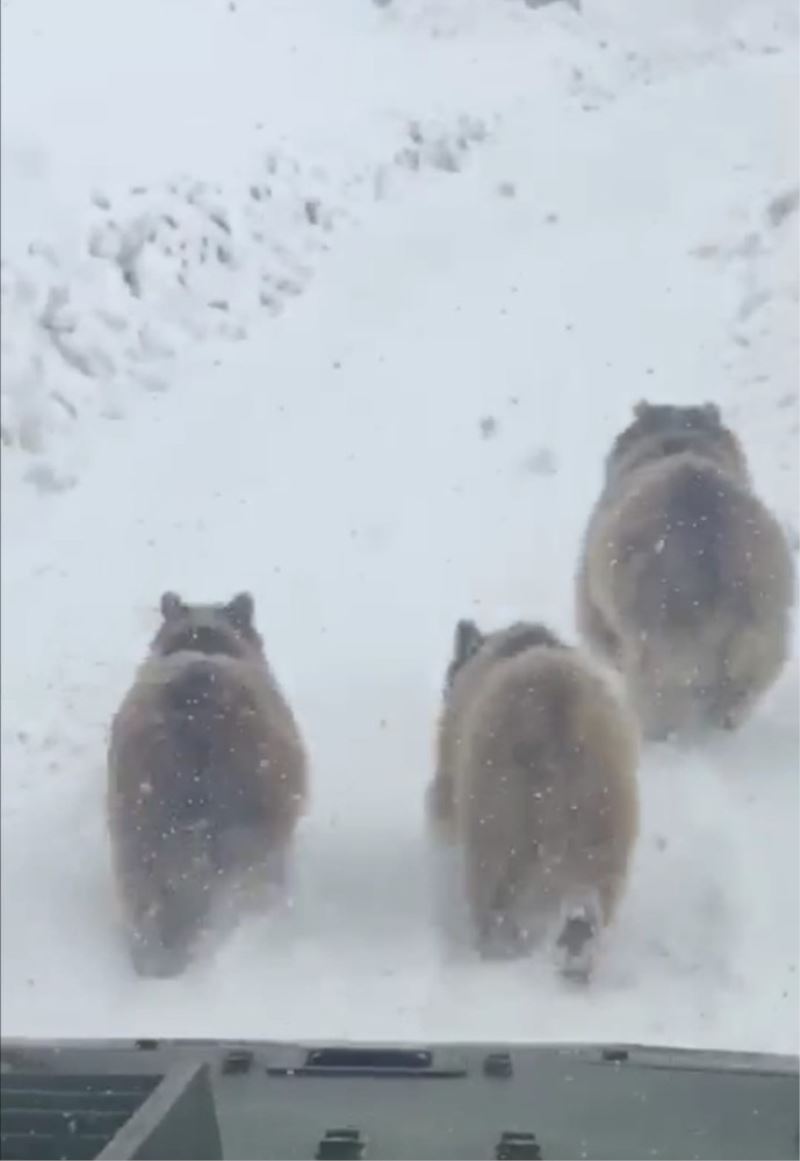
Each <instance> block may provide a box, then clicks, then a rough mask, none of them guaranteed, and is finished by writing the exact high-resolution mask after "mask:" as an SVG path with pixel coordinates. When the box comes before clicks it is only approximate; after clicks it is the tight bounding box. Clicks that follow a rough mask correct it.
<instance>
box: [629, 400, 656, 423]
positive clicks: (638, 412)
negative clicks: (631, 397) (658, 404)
mask: <svg viewBox="0 0 800 1161" xmlns="http://www.w3.org/2000/svg"><path fill="white" fill-rule="evenodd" d="M652 410H653V405H652V403H648V402H647V400H646V399H640V400H639V402H638V403H634V405H633V414H634V415H635V416H636V418H637V419H644V417H645V415H647V414H648V412H650V411H652Z"/></svg>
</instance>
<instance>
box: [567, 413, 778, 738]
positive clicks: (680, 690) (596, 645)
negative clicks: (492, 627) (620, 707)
mask: <svg viewBox="0 0 800 1161" xmlns="http://www.w3.org/2000/svg"><path fill="white" fill-rule="evenodd" d="M575 592H576V619H577V624H578V630H579V633H580V635H581V636H582V638H583V640H584V642H585V643H586V644H587V646H588V647H589V648H590V650H592V651H593V652H594V653H595V655H596V656H598V657H600V658H602V659H604V660H605V661H606V662H607V663H609V664H610V665H612V666H614V667H615V668H616V669H617V670H618V671H619V672H620V673H621V674H622V675H623V677H624V679H625V681H626V684H627V687H628V690H629V695H630V698H631V700H632V702H633V705H634V708H635V710H636V712H637V714H638V717H639V720H640V724H641V727H642V730H643V733H644V735H645V737H646V738H648V739H650V740H654V741H664V740H667V739H670V738H678V737H681V736H684V737H688V736H692V735H697V734H698V733H699V732H702V731H705V730H708V729H727V730H734V729H736V728H738V727H739V726H740V725H741V724H742V723H743V722H744V721H745V720H746V719H747V718H748V717H749V715H750V714H751V713H752V711H753V709H754V708H755V706H756V704H757V703H758V702H759V700H760V699H761V698H762V697H763V695H764V694H765V693H766V691H767V690H768V689H769V688H770V686H772V684H773V683H774V682H775V681H776V679H777V678H778V676H779V674H780V673H781V670H782V668H783V666H784V663H785V661H786V658H787V655H788V652H789V644H790V636H791V614H792V609H793V606H794V602H795V569H794V561H793V558H792V554H791V550H790V547H789V544H788V542H787V539H786V536H785V534H784V531H783V529H782V528H781V526H780V524H779V523H778V521H777V520H776V519H775V518H774V517H773V516H772V514H771V513H770V512H769V511H768V510H767V508H766V507H765V505H764V504H763V503H762V502H761V500H760V499H759V498H758V497H757V496H756V495H755V493H754V491H753V488H752V484H751V481H750V473H749V468H748V464H747V459H746V457H745V453H744V451H743V449H742V447H741V444H740V443H739V441H738V439H737V438H736V436H735V435H734V434H733V432H732V431H731V430H730V429H729V428H728V427H727V426H726V425H725V423H724V422H723V418H722V413H721V412H720V409H719V408H718V407H717V405H716V404H714V403H705V404H703V405H701V406H696V407H678V406H671V405H662V404H653V403H649V402H647V401H644V400H643V401H641V402H640V403H638V404H637V405H636V406H635V408H634V414H633V421H632V422H631V423H630V424H629V426H628V427H627V428H626V429H625V430H624V431H623V432H622V433H621V434H620V435H619V436H618V437H617V439H616V440H615V442H614V444H613V446H612V448H611V450H610V452H609V454H608V456H607V460H606V469H605V484H604V488H603V490H602V493H601V495H600V498H599V500H598V501H597V504H596V506H595V508H594V511H593V512H592V514H591V516H590V519H589V522H588V527H587V530H586V534H585V537H584V542H583V546H582V550H581V555H580V560H579V563H578V569H577V575H576V582H575Z"/></svg>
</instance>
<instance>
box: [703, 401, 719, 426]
mask: <svg viewBox="0 0 800 1161" xmlns="http://www.w3.org/2000/svg"><path fill="white" fill-rule="evenodd" d="M703 415H705V416H706V417H707V418H708V419H710V420H711V421H712V422H713V423H722V412H721V411H720V409H719V407H717V405H716V403H704V404H703Z"/></svg>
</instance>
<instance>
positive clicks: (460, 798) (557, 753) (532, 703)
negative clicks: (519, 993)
mask: <svg viewBox="0 0 800 1161" xmlns="http://www.w3.org/2000/svg"><path fill="white" fill-rule="evenodd" d="M637 765H638V731H637V728H636V724H635V721H634V719H633V717H632V715H630V713H629V712H628V711H627V709H626V707H625V705H624V703H623V702H622V701H621V700H620V698H619V697H618V696H617V694H616V693H615V692H614V690H613V688H612V686H611V684H610V683H609V681H607V680H606V677H605V675H604V674H602V673H600V672H599V671H596V670H595V668H594V667H593V665H592V664H591V662H589V661H588V660H587V659H586V658H585V657H584V656H582V654H581V653H580V652H579V651H578V650H575V649H572V648H569V647H567V646H565V645H563V644H562V643H561V642H560V641H559V640H558V638H557V637H555V636H554V635H553V634H552V633H551V632H550V631H549V630H548V629H546V628H545V627H544V626H541V625H535V624H524V623H523V624H516V625H512V626H511V627H510V628H508V629H505V630H503V631H500V632H497V633H492V634H489V635H488V636H484V635H483V634H482V633H481V632H480V631H479V630H478V629H477V627H476V626H475V625H474V624H472V623H471V622H469V621H461V622H459V624H458V626H457V629H456V636H455V644H454V655H453V660H452V662H451V664H450V666H449V668H448V673H447V682H446V688H445V697H444V708H443V712H442V715H441V719H440V722H439V734H438V755H437V767H436V773H435V775H434V779H433V781H432V782H431V784H430V786H429V788H428V792H427V808H428V813H429V817H430V819H431V822H432V824H433V827H434V830H435V832H436V834H437V835H438V837H439V838H440V839H444V840H445V841H446V842H449V843H453V844H455V845H456V847H457V848H459V849H460V850H461V853H462V854H463V859H464V879H465V888H466V894H467V900H468V904H469V909H470V912H471V917H472V924H473V930H474V934H475V940H476V943H477V946H478V948H479V950H480V952H481V953H482V954H484V955H495V954H501V955H508V954H519V953H521V952H524V951H526V950H528V949H529V948H530V947H532V946H533V945H535V943H536V942H537V940H539V939H540V938H542V937H545V938H546V936H547V933H548V931H552V932H553V934H554V936H555V937H556V941H557V946H558V948H559V951H560V953H561V955H562V957H563V965H562V966H563V968H564V970H565V971H566V972H568V973H569V974H575V975H581V974H584V975H585V974H587V973H588V971H589V970H590V968H591V961H592V956H593V948H594V945H595V937H596V936H597V935H598V934H599V933H600V931H601V930H602V929H603V928H604V927H605V926H607V924H609V923H610V922H611V920H612V918H613V916H614V913H615V910H616V906H617V903H618V901H619V899H620V897H621V894H622V892H623V889H624V887H625V883H626V878H627V873H628V865H629V861H630V857H631V853H632V851H633V847H634V844H635V841H636V836H637V832H638V817H639V808H638V789H637V773H636V772H637Z"/></svg>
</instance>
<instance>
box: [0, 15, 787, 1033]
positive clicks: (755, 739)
mask: <svg viewBox="0 0 800 1161" xmlns="http://www.w3.org/2000/svg"><path fill="white" fill-rule="evenodd" d="M657 9H658V10H657ZM2 16H3V43H2V77H3V101H2V115H3V154H2V162H3V179H4V189H3V199H2V232H3V269H2V296H3V297H2V305H3V332H2V344H3V351H2V355H3V364H2V371H3V376H2V379H3V382H2V387H3V444H4V455H3V481H2V482H3V544H2V547H3V553H2V582H3V592H2V597H3V610H2V611H3V625H2V678H3V680H2V698H3V716H2V731H3V732H2V746H3V749H2V759H3V764H2V780H3V781H2V935H3V940H2V1025H3V1031H4V1034H5V1035H23V1034H27V1035H96V1036H104V1035H116V1036H125V1035H134V1034H135V1035H148V1034H161V1035H182V1036H193V1035H194V1036H219V1035H222V1036H245V1035H247V1036H269V1037H302V1038H337V1037H347V1038H358V1037H365V1038H379V1037H380V1038H387V1039H388V1038H391V1039H415V1038H422V1039H433V1038H441V1039H445V1038H449V1039H468V1038H477V1039H493V1040H499V1039H504V1038H508V1039H516V1040H520V1039H524V1040H529V1039H530V1040H537V1039H538V1040H552V1039H567V1040H593V1039H613V1040H636V1041H650V1042H659V1043H673V1044H685V1045H704V1046H715V1047H725V1048H728V1047H746V1048H754V1049H775V1050H781V1051H796V1050H797V1047H798V1032H797V1027H798V1010H799V1008H800V1005H799V1004H798V983H797V964H798V931H799V928H800V925H799V923H798V905H799V903H800V899H799V897H798V871H799V870H800V867H799V865H798V850H800V842H799V840H800V827H799V826H798V756H799V751H800V746H799V744H798V664H797V660H796V658H795V660H793V662H792V664H791V665H790V666H789V668H788V669H787V671H786V673H785V674H784V676H783V678H782V679H781V681H780V683H779V684H778V686H777V687H776V688H775V689H774V690H773V692H772V693H771V695H770V696H769V698H768V699H767V700H766V702H765V703H764V704H763V706H762V707H761V708H760V710H759V712H758V714H757V716H756V717H755V718H754V720H753V721H752V722H751V723H750V724H748V726H747V727H746V728H745V729H744V730H743V731H742V732H741V733H740V734H739V735H736V736H733V737H726V738H719V739H716V740H712V741H709V742H708V743H707V744H705V745H704V746H702V747H701V748H698V749H696V750H692V751H686V750H683V751H681V750H676V749H672V748H669V747H654V748H652V749H650V750H648V752H647V753H646V756H645V759H644V762H643V767H642V772H641V779H642V793H643V800H644V824H643V834H642V838H641V842H640V845H639V850H638V855H637V860H636V865H635V867H634V873H633V875H632V880H631V889H630V893H629V896H628V898H627V901H626V903H625V906H624V908H623V911H622V914H621V915H620V919H619V923H618V924H617V926H616V928H615V930H614V937H613V939H612V940H610V941H609V947H608V954H607V956H606V958H605V960H604V962H603V964H602V967H601V970H600V972H599V974H598V977H597V979H596V980H595V982H594V984H593V986H592V987H591V988H590V989H589V990H587V991H586V993H585V994H576V993H575V992H573V991H569V990H566V989H564V988H563V987H562V986H561V985H560V984H559V983H558V982H557V981H556V980H555V979H554V978H553V976H552V974H551V972H550V971H549V969H548V967H547V965H545V964H541V963H537V962H530V963H514V964H502V965H488V966H487V965H485V964H480V963H477V962H473V961H470V960H467V959H463V958H458V957H454V956H453V955H452V954H451V953H450V952H448V951H447V950H446V948H445V947H444V946H443V941H442V939H441V935H440V933H439V931H438V930H437V927H436V924H435V921H434V907H435V903H434V899H435V895H436V892H435V889H434V881H433V877H434V873H435V867H434V866H433V865H432V863H431V859H430V857H429V851H428V848H427V845H426V842H425V838H424V828H423V816H422V794H423V789H424V786H425V784H426V782H427V780H428V778H429V776H430V767H431V754H432V734H433V726H434V722H435V716H436V713H437V710H438V704H439V702H438V699H439V691H440V687H441V680H442V675H443V670H444V666H445V664H446V660H447V652H448V649H449V645H450V639H451V634H452V629H453V625H454V622H455V619H456V618H457V617H459V616H462V615H465V614H471V615H473V616H475V617H476V618H477V619H478V620H479V621H480V622H481V623H485V624H486V625H492V624H498V623H501V622H503V621H505V620H507V619H509V618H513V617H518V616H535V617H541V618H543V619H546V620H548V621H550V622H551V623H552V624H553V625H554V626H555V627H557V628H558V629H560V630H561V631H563V632H564V633H565V634H566V635H567V636H569V637H574V631H573V626H572V603H571V578H572V573H573V568H574V563H575V559H576V551H577V544H578V538H579V537H580V535H581V532H582V529H583V526H584V522H585V520H586V517H587V514H588V511H589V508H590V505H591V503H592V501H593V499H594V498H595V496H596V494H597V489H598V485H599V480H600V472H601V461H602V458H603V455H604V454H605V451H606V448H607V446H608V443H609V441H610V440H611V438H612V437H613V435H614V433H615V432H616V431H617V430H618V429H619V427H620V426H621V425H622V424H624V423H625V422H626V420H627V417H628V414H629V408H630V406H631V404H632V403H633V402H635V401H636V400H637V399H639V398H640V397H642V396H648V397H650V398H653V399H659V400H663V401H667V400H670V401H675V402H693V401H702V400H706V399H715V400H717V401H719V402H720V403H721V404H722V405H723V407H724V409H725V413H726V415H727V416H728V417H729V419H730V421H731V423H732V424H733V425H734V426H735V428H736V429H737V431H738V432H739V434H740V435H741V437H742V439H743V441H744V443H745V445H746V447H747V450H748V452H749V454H750V456H751V459H752V466H753V470H754V474H755V478H756V481H757V484H758V487H759V489H760V490H761V492H762V494H763V495H764V497H765V498H766V499H767V500H768V502H769V503H770V504H771V505H772V506H773V507H774V508H775V510H776V511H777V512H778V514H779V515H780V517H781V519H783V520H784V521H785V523H786V526H787V529H788V530H789V532H790V535H791V536H792V537H793V539H794V540H795V542H796V539H797V483H798V457H797V435H798V427H797V424H798V399H797V371H798V366H797V340H798V334H797V287H798V278H797V240H798V235H797V222H798V214H797V188H798V158H797V149H796V142H797V123H796V115H797V75H798V74H797V67H798V54H797V27H796V12H795V5H794V2H793V0H734V2H733V3H732V2H731V0H725V2H724V3H723V0H676V2H675V3H672V4H669V5H661V6H653V5H642V4H637V3H636V0H596V2H593V0H585V2H584V5H583V11H582V13H577V12H575V11H574V10H573V9H572V8H571V7H570V6H569V5H566V4H554V5H552V6H550V7H546V8H543V9H540V10H536V11H534V10H531V9H530V8H528V7H527V6H526V5H525V4H524V3H522V2H521V0H520V2H519V3H515V2H514V0H393V2H392V3H390V4H388V5H376V4H373V3H369V2H368V0H336V2H331V0H328V2H326V3H319V2H318V0H273V2H271V3H270V4H269V5H266V4H263V3H260V2H259V0H230V2H228V0H135V2H134V0H120V2H119V3H117V4H115V5H108V4H103V3H101V2H100V0H70V3H69V4H62V3H59V2H57V0H3V6H2ZM169 587H172V588H177V589H179V590H180V591H182V592H183V593H185V595H186V596H187V597H190V598H195V599H204V598H205V599H223V598H225V597H227V596H230V595H232V594H233V592H235V591H236V590H238V589H241V588H244V587H249V588H251V589H252V591H253V592H254V594H255V596H256V602H257V614H258V620H259V624H260V627H261V629H262V631H263V633H264V636H265V639H266V643H267V648H268V651H269V654H270V657H271V660H272V662H273V664H274V666H275V668H276V670H277V672H278V675H279V677H280V679H281V681H282V683H283V684H284V686H285V688H286V690H287V692H288V693H289V695H290V696H291V698H292V701H293V704H294V705H295V707H296V710H297V713H298V716H299V718H300V720H301V723H302V725H303V727H304V729H305V732H306V735H307V738H308V741H309V747H310V750H311V753H312V757H313V779H314V782H313V786H314V797H313V807H312V810H311V813H310V815H309V817H308V818H307V820H306V821H305V823H304V825H303V828H302V831H301V834H300V838H299V843H298V850H297V859H296V872H295V873H296V882H295V890H294V901H293V906H292V908H291V909H289V910H287V911H285V912H282V913H280V914H275V915H272V916H267V917H264V918H263V920H259V921H254V922H252V923H251V924H249V925H248V926H243V927H242V928H241V929H240V930H238V931H237V932H235V933H234V934H233V936H232V937H231V938H230V939H229V940H227V942H226V943H225V944H224V945H223V946H222V947H221V949H220V950H219V952H218V953H217V955H216V956H215V957H214V958H213V960H211V961H210V962H207V963H204V964H201V965H198V966H197V967H196V968H195V969H193V970H192V971H191V972H190V973H189V974H188V975H187V976H186V977H185V978H183V979H180V980H177V981H169V982H142V981H140V980H138V979H137V978H135V977H134V975H133V974H132V971H131V969H130V967H129V965H128V962H127V960H126V957H125V954H124V950H123V948H122V946H121V943H120V940H119V937H118V932H117V930H116V928H115V925H114V899H113V891H112V886H111V882H110V875H109V868H108V856H107V849H106V840H105V833H104V827H103V792H104V747H105V739H106V731H107V727H108V722H109V719H110V716H111V714H112V713H113V711H114V709H115V707H116V705H117V703H118V701H119V698H120V696H121V695H122V692H123V690H124V689H125V688H126V686H127V684H128V683H129V681H130V678H131V674H132V671H133V668H134V666H135V665H136V664H137V662H138V661H139V660H140V658H141V656H142V653H143V651H144V649H145V647H146V643H147V641H148V638H149V635H150V633H151V632H152V628H153V625H154V623H155V605H156V603H157V600H158V597H159V595H160V593H161V591H162V590H163V589H165V588H169Z"/></svg>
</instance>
